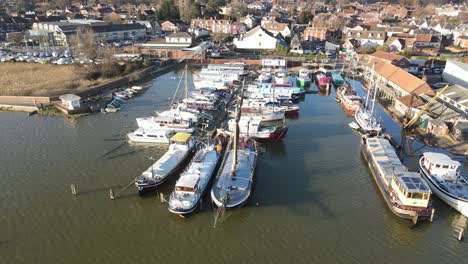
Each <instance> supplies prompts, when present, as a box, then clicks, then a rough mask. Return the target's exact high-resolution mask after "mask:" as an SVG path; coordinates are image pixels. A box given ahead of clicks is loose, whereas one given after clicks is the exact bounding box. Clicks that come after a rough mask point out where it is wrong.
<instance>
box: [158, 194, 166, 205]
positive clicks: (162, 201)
mask: <svg viewBox="0 0 468 264" xmlns="http://www.w3.org/2000/svg"><path fill="white" fill-rule="evenodd" d="M159 199H161V203H164V202H165V200H164V193H162V192H161V193H159Z"/></svg>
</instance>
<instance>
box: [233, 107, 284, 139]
mask: <svg viewBox="0 0 468 264" xmlns="http://www.w3.org/2000/svg"><path fill="white" fill-rule="evenodd" d="M283 115H284V113H283ZM236 127H238V129H239V135H240V136H241V137H250V138H253V139H255V140H256V141H259V142H278V141H282V140H283V139H284V138H285V137H286V134H287V133H288V127H287V126H286V125H285V124H284V119H275V120H264V119H262V117H261V116H258V115H251V116H247V115H245V114H244V113H243V114H242V116H241V117H240V119H239V121H238V122H236V120H235V119H230V120H229V121H228V129H227V131H226V132H227V133H228V134H231V135H232V134H233V133H234V132H235V129H236Z"/></svg>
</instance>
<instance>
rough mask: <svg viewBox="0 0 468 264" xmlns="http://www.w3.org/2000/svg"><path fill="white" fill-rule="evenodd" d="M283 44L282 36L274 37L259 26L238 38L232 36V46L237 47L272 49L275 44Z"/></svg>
mask: <svg viewBox="0 0 468 264" xmlns="http://www.w3.org/2000/svg"><path fill="white" fill-rule="evenodd" d="M284 44H285V43H284V40H282V38H280V37H275V36H274V35H273V34H272V33H270V32H269V31H267V30H265V29H264V28H262V27H261V26H256V27H255V28H253V29H251V30H250V31H248V32H246V33H245V34H242V35H241V36H240V37H239V38H234V46H236V48H237V49H249V50H274V49H276V46H277V45H284Z"/></svg>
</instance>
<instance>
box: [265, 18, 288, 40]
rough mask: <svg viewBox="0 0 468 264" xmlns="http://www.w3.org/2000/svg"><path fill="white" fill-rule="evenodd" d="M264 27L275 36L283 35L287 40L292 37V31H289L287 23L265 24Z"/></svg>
mask: <svg viewBox="0 0 468 264" xmlns="http://www.w3.org/2000/svg"><path fill="white" fill-rule="evenodd" d="M263 27H264V28H265V30H268V31H269V32H271V33H272V34H273V35H274V36H278V34H281V36H283V37H285V38H287V37H290V36H291V29H289V26H288V24H286V23H278V22H269V23H264V26H263Z"/></svg>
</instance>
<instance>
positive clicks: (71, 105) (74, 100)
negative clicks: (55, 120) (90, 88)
mask: <svg viewBox="0 0 468 264" xmlns="http://www.w3.org/2000/svg"><path fill="white" fill-rule="evenodd" d="M59 99H60V100H61V101H62V103H61V106H62V107H64V108H65V109H67V110H75V109H78V108H80V100H81V97H79V96H78V95H75V94H64V95H61V96H60V97H59Z"/></svg>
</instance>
